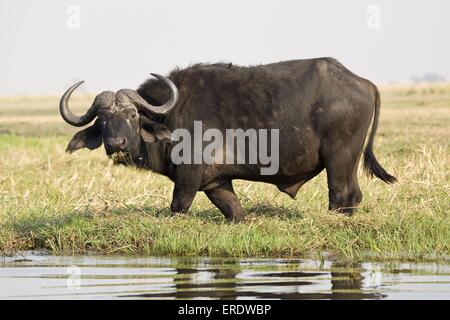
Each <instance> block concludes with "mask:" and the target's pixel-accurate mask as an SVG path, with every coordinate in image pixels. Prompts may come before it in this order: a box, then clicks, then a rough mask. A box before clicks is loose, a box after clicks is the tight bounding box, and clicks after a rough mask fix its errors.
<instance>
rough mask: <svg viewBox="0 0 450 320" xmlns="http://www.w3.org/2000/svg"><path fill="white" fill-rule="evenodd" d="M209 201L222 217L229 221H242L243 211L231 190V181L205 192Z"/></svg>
mask: <svg viewBox="0 0 450 320" xmlns="http://www.w3.org/2000/svg"><path fill="white" fill-rule="evenodd" d="M205 193H206V195H207V196H208V198H209V200H211V202H212V203H214V205H215V206H216V207H217V208H219V209H220V211H222V213H223V214H224V216H225V217H226V218H227V219H228V220H231V221H234V222H240V221H242V220H244V210H243V209H242V207H241V203H240V202H239V199H238V198H237V196H236V194H235V193H234V190H233V185H232V184H231V181H228V182H225V183H223V184H221V185H220V186H217V187H215V188H213V189H209V190H205Z"/></svg>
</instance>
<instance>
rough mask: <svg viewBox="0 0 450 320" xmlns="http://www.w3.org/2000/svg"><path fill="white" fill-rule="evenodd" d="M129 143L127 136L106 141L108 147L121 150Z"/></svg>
mask: <svg viewBox="0 0 450 320" xmlns="http://www.w3.org/2000/svg"><path fill="white" fill-rule="evenodd" d="M126 143H127V139H126V138H109V139H108V140H107V141H106V144H107V145H108V148H110V149H112V150H115V151H119V150H121V148H123V147H124V146H125V145H126Z"/></svg>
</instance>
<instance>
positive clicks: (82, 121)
mask: <svg viewBox="0 0 450 320" xmlns="http://www.w3.org/2000/svg"><path fill="white" fill-rule="evenodd" d="M83 83H84V81H80V82H77V83H75V84H74V85H73V86H71V87H70V88H69V89H67V91H66V92H64V94H63V96H62V97H61V100H60V101H59V112H60V113H61V117H62V118H63V119H64V121H65V122H67V123H68V124H70V125H72V126H75V127H82V126H84V125H86V124H88V123H90V122H91V121H92V120H94V118H95V117H96V116H97V103H96V101H94V103H93V104H92V106H91V107H90V108H89V110H88V111H87V112H86V113H85V114H84V115H82V116H81V117H79V116H77V115H75V114H73V113H72V112H71V111H70V110H69V99H70V95H71V94H72V92H74V91H75V89H76V88H78V87H79V86H81V85H82V84H83Z"/></svg>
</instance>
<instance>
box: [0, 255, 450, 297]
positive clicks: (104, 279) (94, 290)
mask: <svg viewBox="0 0 450 320" xmlns="http://www.w3.org/2000/svg"><path fill="white" fill-rule="evenodd" d="M177 298H178V299H261V298H265V299H450V264H448V263H447V264H445V263H444V264H437V263H389V264H381V263H360V264H351V265H348V264H347V265H346V264H343V263H339V262H331V261H324V262H323V263H320V262H318V261H314V260H308V259H233V258H166V257H163V258H158V257H117V256H113V257H105V256H75V257H72V256H67V257H64V256H59V257H58V256H48V255H33V254H27V255H25V256H16V257H1V258H0V299H177Z"/></svg>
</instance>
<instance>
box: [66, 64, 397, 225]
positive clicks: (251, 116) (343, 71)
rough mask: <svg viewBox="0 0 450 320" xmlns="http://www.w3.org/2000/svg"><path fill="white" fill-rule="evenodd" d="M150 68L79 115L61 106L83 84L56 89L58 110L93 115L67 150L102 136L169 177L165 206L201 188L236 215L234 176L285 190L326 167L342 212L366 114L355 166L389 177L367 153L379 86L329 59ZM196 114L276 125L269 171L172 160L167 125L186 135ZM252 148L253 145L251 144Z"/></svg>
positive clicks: (352, 196) (112, 148) (207, 122)
mask: <svg viewBox="0 0 450 320" xmlns="http://www.w3.org/2000/svg"><path fill="white" fill-rule="evenodd" d="M152 75H153V76H155V77H156V78H157V79H149V80H147V81H146V82H144V83H143V84H142V85H141V86H140V87H139V88H138V89H137V90H131V89H122V90H119V91H118V92H116V93H114V92H111V91H105V92H102V93H100V94H99V95H97V96H96V98H95V100H94V102H93V104H92V106H91V107H90V108H89V110H88V111H87V112H86V114H84V115H83V116H81V117H79V116H76V115H75V114H73V113H72V112H71V111H70V110H69V108H68V100H69V98H70V95H71V94H72V92H73V91H74V90H75V89H76V88H77V87H78V86H80V85H81V83H83V82H82V81H81V82H78V83H76V84H75V85H73V86H72V87H71V88H69V89H68V90H67V91H66V92H65V93H64V95H63V96H62V98H61V101H60V112H61V116H62V118H63V119H64V120H65V121H66V122H67V123H69V124H71V125H72V126H78V127H81V126H84V125H87V124H89V123H90V122H92V121H93V120H94V119H96V120H95V122H94V124H93V125H92V126H90V127H88V128H86V129H84V130H81V131H79V132H78V133H77V134H75V136H74V137H73V139H72V140H71V141H70V143H69V145H68V147H67V151H68V152H70V153H71V152H74V151H76V150H78V149H80V148H88V149H95V148H98V147H100V146H101V144H102V142H103V144H104V146H105V149H106V153H107V154H108V155H110V156H111V155H114V156H116V155H122V156H121V157H120V158H117V159H119V160H117V162H119V163H123V164H128V165H135V166H138V167H142V168H145V169H149V170H153V171H154V172H157V173H160V174H163V175H165V176H167V177H169V178H170V179H171V180H172V181H173V182H174V183H175V186H174V191H173V199H172V203H171V210H172V211H173V212H186V211H187V210H188V209H189V207H190V206H191V203H192V201H193V199H194V197H195V195H196V193H197V191H204V192H205V193H206V195H207V196H208V198H209V199H210V200H211V201H212V203H214V205H216V206H217V207H218V208H219V209H220V210H221V211H222V213H223V214H224V215H225V217H226V218H228V219H230V220H233V221H241V220H242V219H243V218H244V212H243V209H242V207H241V205H240V203H239V200H238V198H237V197H236V194H235V193H234V190H233V186H232V181H233V179H245V180H253V181H262V182H266V183H271V184H274V185H276V186H277V187H278V189H279V190H280V191H282V192H284V193H286V194H288V195H289V196H291V197H292V198H294V197H295V195H296V194H297V192H298V190H299V188H300V187H301V186H302V185H303V184H304V183H305V182H307V181H308V180H310V179H312V178H313V177H315V176H316V175H318V174H319V173H320V172H321V171H322V170H323V169H326V172H327V179H328V189H329V209H333V210H336V211H338V212H342V213H345V214H351V213H352V212H353V211H354V209H355V208H356V206H357V205H358V203H359V202H360V201H361V199H362V194H361V191H360V188H359V186H358V180H357V168H358V162H359V159H360V156H361V154H362V153H363V148H364V143H365V139H366V135H367V132H368V129H369V126H370V124H371V122H372V119H373V125H372V129H371V132H370V135H369V139H368V143H367V146H366V148H365V150H364V167H365V169H366V171H367V172H368V173H369V174H370V175H372V176H376V177H378V178H380V179H381V180H383V181H385V182H386V183H393V182H395V181H396V178H395V177H393V176H391V175H390V174H388V173H387V172H386V171H385V170H384V169H383V168H382V166H381V165H380V164H379V163H378V161H377V159H376V158H375V155H374V153H373V151H372V148H373V141H374V137H375V133H376V130H377V126H378V118H379V114H380V94H379V92H378V89H377V87H376V86H375V85H374V84H373V83H371V82H370V81H368V80H366V79H363V78H361V77H359V76H357V75H355V74H353V73H352V72H351V71H349V70H348V69H347V68H345V67H344V66H343V65H342V64H340V63H339V62H338V61H336V60H335V59H332V58H319V59H308V60H292V61H284V62H278V63H273V64H267V65H258V66H251V67H241V66H235V65H232V64H223V63H219V64H196V65H193V66H190V67H188V68H185V69H176V70H174V71H172V72H171V73H170V74H169V76H168V77H164V76H161V75H157V74H152ZM199 121H201V125H202V128H203V129H205V130H206V129H210V128H215V129H218V130H219V133H220V132H222V133H224V134H226V133H225V131H226V130H227V129H238V128H240V129H243V130H247V129H252V128H253V129H277V130H278V132H279V145H277V151H278V161H279V167H278V168H277V169H278V170H277V171H276V172H275V173H273V174H270V175H264V174H261V171H260V169H261V167H262V165H261V163H259V162H258V163H257V164H255V163H251V164H250V163H237V164H236V163H231V164H229V163H225V164H224V163H221V162H220V161H218V162H214V163H174V161H173V159H172V157H171V151H172V149H173V148H174V147H175V146H176V142H175V141H174V140H173V136H171V135H172V133H173V132H174V131H175V130H176V129H179V128H183V129H184V130H185V131H187V132H189V133H192V134H194V122H199ZM171 138H172V139H171ZM247 138H248V137H247ZM272 142H273V143H277V141H272ZM251 147H253V148H254V149H257V148H260V147H261V146H260V142H258V143H257V145H253V146H251ZM233 150H234V149H233ZM224 152H226V151H224ZM246 155H247V156H248V153H247V154H246ZM219 156H220V155H219Z"/></svg>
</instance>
